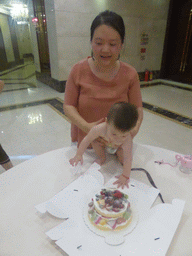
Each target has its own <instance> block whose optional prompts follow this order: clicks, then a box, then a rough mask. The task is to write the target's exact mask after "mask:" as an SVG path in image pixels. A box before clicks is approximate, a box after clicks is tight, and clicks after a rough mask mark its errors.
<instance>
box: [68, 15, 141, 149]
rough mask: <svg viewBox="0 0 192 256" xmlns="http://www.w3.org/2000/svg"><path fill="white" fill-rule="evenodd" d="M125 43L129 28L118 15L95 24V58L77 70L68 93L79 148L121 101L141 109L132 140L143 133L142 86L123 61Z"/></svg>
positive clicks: (101, 16) (74, 72) (107, 16)
mask: <svg viewBox="0 0 192 256" xmlns="http://www.w3.org/2000/svg"><path fill="white" fill-rule="evenodd" d="M124 39H125V26H124V22H123V19H122V17H121V16H119V15H118V14H116V13H114V12H111V11H104V12H102V13H100V14H99V15H98V16H97V17H96V18H95V19H94V20H93V22H92V25H91V38H90V41H91V47H92V56H91V57H88V58H86V59H84V60H82V61H80V62H78V63H77V64H75V65H74V66H73V68H72V70H71V73H70V75H69V77H68V80H67V83H66V90H65V99H64V112H65V114H66V115H67V117H68V118H69V119H70V120H71V123H72V127H71V138H72V142H78V145H79V144H80V142H81V141H82V139H83V138H84V137H85V135H86V134H87V133H88V132H89V131H90V129H91V128H92V127H93V126H94V125H97V124H99V123H101V122H103V121H104V120H105V117H106V116H107V113H108V111H109V109H110V107H111V106H112V105H113V104H114V103H116V102H119V101H126V102H130V103H132V104H134V105H136V106H137V110H138V113H139V118H138V122H137V125H136V127H135V128H133V129H132V131H131V135H132V137H134V136H135V135H136V134H137V133H138V131H139V128H140V125H141V122H142V119H143V109H142V98H141V92H140V82H139V77H138V74H137V72H136V70H135V69H134V68H133V67H132V66H130V65H128V64H126V63H124V62H121V61H120V60H119V58H120V52H121V50H122V48H123V43H124ZM102 143H104V141H102Z"/></svg>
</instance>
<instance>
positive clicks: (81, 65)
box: [72, 58, 88, 70]
mask: <svg viewBox="0 0 192 256" xmlns="http://www.w3.org/2000/svg"><path fill="white" fill-rule="evenodd" d="M87 65H88V58H85V59H82V60H80V61H78V62H77V63H75V64H74V65H73V67H72V70H74V69H83V68H87Z"/></svg>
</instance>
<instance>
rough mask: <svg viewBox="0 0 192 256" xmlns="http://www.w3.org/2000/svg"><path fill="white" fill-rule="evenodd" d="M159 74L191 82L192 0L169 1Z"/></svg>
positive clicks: (174, 79)
mask: <svg viewBox="0 0 192 256" xmlns="http://www.w3.org/2000/svg"><path fill="white" fill-rule="evenodd" d="M160 76H161V78H163V79H169V80H173V81H177V82H183V83H189V84H192V0H182V1H181V0H179V1H174V0H171V1H170V7H169V14H168V23H167V31H166V36H165V45H164V52H163V58H162V66H161V75H160Z"/></svg>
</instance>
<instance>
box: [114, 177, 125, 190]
mask: <svg viewBox="0 0 192 256" xmlns="http://www.w3.org/2000/svg"><path fill="white" fill-rule="evenodd" d="M115 178H117V179H118V180H117V181H115V182H114V183H113V185H117V188H120V187H121V188H122V189H124V187H125V186H126V187H127V188H129V185H128V183H129V179H126V178H125V177H123V176H122V175H119V176H115Z"/></svg>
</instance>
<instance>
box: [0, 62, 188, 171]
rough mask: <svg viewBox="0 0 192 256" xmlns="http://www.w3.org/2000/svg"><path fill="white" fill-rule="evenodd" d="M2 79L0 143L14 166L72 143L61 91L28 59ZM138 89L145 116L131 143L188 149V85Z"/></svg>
mask: <svg viewBox="0 0 192 256" xmlns="http://www.w3.org/2000/svg"><path fill="white" fill-rule="evenodd" d="M0 79H1V80H3V81H4V82H5V87H4V90H3V92H2V93H1V95H0V142H1V144H2V146H3V148H4V149H5V151H6V152H7V154H8V155H9V156H10V158H11V160H12V162H13V165H17V164H19V163H21V162H23V161H26V160H28V159H30V158H32V157H35V156H37V155H40V154H43V153H45V152H48V151H51V150H54V149H58V148H62V147H67V146H70V145H71V140H70V123H69V122H68V121H67V119H66V118H65V115H64V113H63V109H62V102H63V98H64V93H59V92H56V91H55V90H53V89H52V88H50V87H48V86H47V85H44V84H43V83H41V82H39V81H37V80H36V76H35V67H34V65H33V62H32V60H30V59H26V60H25V64H24V65H23V66H19V67H18V68H17V69H14V70H12V71H11V70H7V71H5V72H2V73H0ZM141 91H142V97H143V105H144V120H143V123H142V126H141V129H140V132H139V133H138V135H137V136H136V137H135V139H134V142H136V143H140V144H147V145H153V146H158V147H161V148H166V149H169V150H172V151H175V152H178V153H181V154H192V129H191V128H192V85H186V84H180V83H175V82H174V83H173V82H170V81H162V80H159V81H156V85H150V84H149V85H148V86H145V85H144V83H143V82H142V83H141ZM159 160H161V159H159ZM164 160H165V161H166V159H164ZM2 172H4V169H3V168H2V167H1V166H0V173H2Z"/></svg>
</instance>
